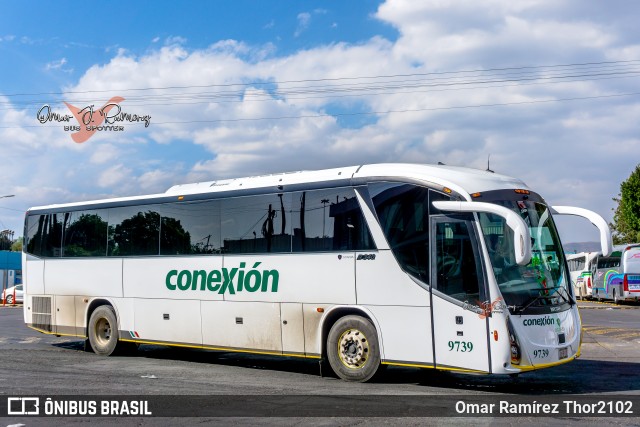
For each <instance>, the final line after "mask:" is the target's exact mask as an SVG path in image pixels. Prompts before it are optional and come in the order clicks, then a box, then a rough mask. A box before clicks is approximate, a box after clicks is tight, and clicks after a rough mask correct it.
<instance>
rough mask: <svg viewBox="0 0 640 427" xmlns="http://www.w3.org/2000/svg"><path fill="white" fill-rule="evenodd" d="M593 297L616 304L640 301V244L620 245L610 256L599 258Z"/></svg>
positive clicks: (595, 272)
mask: <svg viewBox="0 0 640 427" xmlns="http://www.w3.org/2000/svg"><path fill="white" fill-rule="evenodd" d="M593 277H594V286H593V289H592V292H593V297H594V298H597V299H598V300H602V299H610V300H613V301H614V302H615V303H616V304H617V303H620V302H622V301H627V300H628V301H638V299H640V244H632V245H619V246H615V247H614V248H613V252H612V253H611V254H610V255H609V256H599V257H598V259H597V265H596V266H595V269H594V273H593Z"/></svg>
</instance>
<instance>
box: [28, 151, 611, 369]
mask: <svg viewBox="0 0 640 427" xmlns="http://www.w3.org/2000/svg"><path fill="white" fill-rule="evenodd" d="M552 214H554V215H557V214H572V215H578V216H584V217H586V218H588V219H589V220H590V221H591V222H592V223H594V224H595V225H596V226H597V227H598V228H600V235H601V240H602V244H603V252H604V253H605V254H606V253H609V252H610V251H611V236H610V234H609V231H608V227H607V224H606V222H605V221H604V220H603V219H602V218H601V217H600V216H598V215H597V214H594V213H593V212H590V211H586V210H583V209H579V208H570V207H550V206H548V205H547V204H546V203H545V202H544V200H543V199H542V198H541V197H540V196H539V195H538V194H536V193H535V192H533V191H532V190H530V189H528V188H527V187H526V186H525V184H524V183H523V182H522V181H520V180H517V179H514V178H510V177H507V176H502V175H498V174H493V173H490V172H486V171H480V170H474V169H466V168H455V167H448V166H427V165H411V164H377V165H363V166H354V167H345V168H340V169H330V170H321V171H310V172H295V173H285V174H280V175H269V176H259V177H249V178H241V179H229V180H222V181H214V182H202V183H197V184H190V185H177V186H175V187H172V188H170V189H169V190H168V191H167V192H166V193H163V194H157V195H151V196H141V197H128V198H119V199H110V200H99V201H92V202H85V203H71V204H64V205H51V206H43V207H35V208H32V209H30V210H29V211H28V212H27V217H26V224H25V245H24V248H25V249H24V259H23V261H24V262H23V266H24V267H23V269H24V271H23V274H24V282H25V304H24V320H25V322H26V324H27V325H28V326H30V327H32V328H34V329H36V330H39V331H41V332H44V333H49V334H55V335H70V336H77V337H81V338H85V339H87V340H88V343H89V344H90V346H91V348H92V349H93V350H94V351H95V353H97V354H99V355H110V354H112V353H113V352H114V351H115V350H117V349H118V348H120V347H123V346H127V345H129V346H130V345H131V343H138V344H165V345H175V346H181V347H195V348H202V349H209V350H217V351H235V352H247V353H257V354H270V355H282V356H299V357H305V358H316V359H327V360H328V361H329V363H330V365H331V367H332V369H333V370H334V371H335V372H336V374H337V375H338V376H339V377H341V378H343V379H346V380H350V381H366V380H368V379H370V378H371V377H372V376H373V375H374V374H375V373H376V371H377V370H378V368H379V366H380V364H384V365H400V366H414V367H423V368H435V369H442V370H455V371H462V372H468V373H487V374H518V373H521V372H525V371H530V370H533V369H539V368H545V367H550V366H554V365H558V364H561V363H564V362H568V361H570V360H573V359H574V358H576V357H578V356H579V354H580V345H581V333H580V330H581V325H580V317H579V315H578V309H577V305H576V303H575V300H574V297H573V290H572V287H571V282H570V279H569V272H568V270H567V264H566V260H565V256H564V253H563V251H562V245H561V243H560V240H559V237H558V233H557V231H556V227H555V225H554V222H553V219H552Z"/></svg>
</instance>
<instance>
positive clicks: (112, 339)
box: [89, 305, 118, 356]
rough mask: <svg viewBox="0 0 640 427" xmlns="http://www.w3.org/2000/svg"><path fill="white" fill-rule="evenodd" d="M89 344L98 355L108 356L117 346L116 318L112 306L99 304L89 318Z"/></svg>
mask: <svg viewBox="0 0 640 427" xmlns="http://www.w3.org/2000/svg"><path fill="white" fill-rule="evenodd" d="M89 344H91V349H92V350H93V352H94V353H96V354H97V355H99V356H110V355H111V354H113V352H114V351H115V350H116V347H117V346H118V319H117V318H116V313H115V312H114V311H113V308H112V307H111V306H108V305H101V306H100V307H98V308H96V309H95V310H94V311H93V313H91V317H90V318H89Z"/></svg>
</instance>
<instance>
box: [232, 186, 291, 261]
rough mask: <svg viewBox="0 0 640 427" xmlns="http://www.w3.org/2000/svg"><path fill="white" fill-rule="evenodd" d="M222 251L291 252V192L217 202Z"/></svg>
mask: <svg viewBox="0 0 640 427" xmlns="http://www.w3.org/2000/svg"><path fill="white" fill-rule="evenodd" d="M220 209H221V217H222V227H221V228H222V251H223V252H224V253H231V254H241V253H269V252H291V233H290V231H289V230H290V229H291V225H290V224H291V219H290V210H291V194H282V193H281V194H268V195H262V196H247V197H235V198H232V199H226V200H222V201H221V208H220Z"/></svg>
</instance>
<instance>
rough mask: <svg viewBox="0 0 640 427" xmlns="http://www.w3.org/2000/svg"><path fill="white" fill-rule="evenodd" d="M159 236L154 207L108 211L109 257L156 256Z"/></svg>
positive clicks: (123, 208) (157, 217)
mask: <svg viewBox="0 0 640 427" xmlns="http://www.w3.org/2000/svg"><path fill="white" fill-rule="evenodd" d="M159 236H160V214H159V213H158V212H157V206H156V205H148V206H139V207H121V208H113V209H109V242H108V253H109V255H110V256H128V255H158V253H159Z"/></svg>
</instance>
